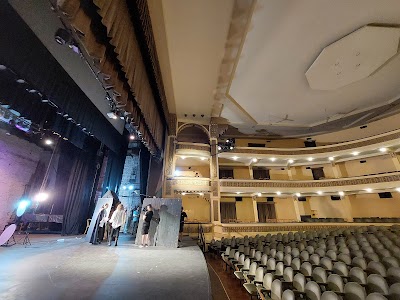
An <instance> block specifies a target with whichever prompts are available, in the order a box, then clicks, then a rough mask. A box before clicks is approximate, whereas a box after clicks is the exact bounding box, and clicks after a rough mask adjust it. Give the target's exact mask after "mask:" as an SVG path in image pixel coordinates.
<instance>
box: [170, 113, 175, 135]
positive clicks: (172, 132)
mask: <svg viewBox="0 0 400 300" xmlns="http://www.w3.org/2000/svg"><path fill="white" fill-rule="evenodd" d="M176 129H177V119H176V114H169V117H168V130H169V131H168V135H173V136H176Z"/></svg>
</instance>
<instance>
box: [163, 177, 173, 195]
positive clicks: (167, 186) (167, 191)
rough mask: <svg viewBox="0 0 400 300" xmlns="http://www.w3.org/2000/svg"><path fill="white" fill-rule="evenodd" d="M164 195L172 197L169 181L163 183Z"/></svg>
mask: <svg viewBox="0 0 400 300" xmlns="http://www.w3.org/2000/svg"><path fill="white" fill-rule="evenodd" d="M165 194H166V195H168V196H171V195H172V183H171V181H170V180H166V181H165Z"/></svg>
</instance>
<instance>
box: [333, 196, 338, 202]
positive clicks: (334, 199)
mask: <svg viewBox="0 0 400 300" xmlns="http://www.w3.org/2000/svg"><path fill="white" fill-rule="evenodd" d="M331 200H332V201H336V200H340V196H331Z"/></svg>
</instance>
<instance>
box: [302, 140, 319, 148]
mask: <svg viewBox="0 0 400 300" xmlns="http://www.w3.org/2000/svg"><path fill="white" fill-rule="evenodd" d="M304 146H306V147H317V144H316V143H315V141H304Z"/></svg>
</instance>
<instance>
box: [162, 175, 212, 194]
mask: <svg viewBox="0 0 400 300" xmlns="http://www.w3.org/2000/svg"><path fill="white" fill-rule="evenodd" d="M166 189H167V192H170V193H171V192H172V193H173V194H182V193H209V192H210V189H211V188H210V178H204V177H175V178H171V179H167V180H166Z"/></svg>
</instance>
